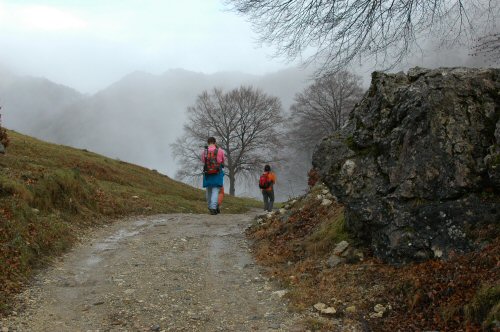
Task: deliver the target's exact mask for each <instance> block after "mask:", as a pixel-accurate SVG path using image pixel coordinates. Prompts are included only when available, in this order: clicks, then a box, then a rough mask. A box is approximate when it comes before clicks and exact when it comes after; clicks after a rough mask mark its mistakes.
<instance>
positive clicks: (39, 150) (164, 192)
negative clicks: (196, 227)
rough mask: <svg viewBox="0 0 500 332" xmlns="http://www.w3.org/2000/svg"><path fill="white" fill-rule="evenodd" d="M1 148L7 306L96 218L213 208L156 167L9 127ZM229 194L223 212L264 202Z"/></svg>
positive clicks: (2, 289) (0, 264)
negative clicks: (52, 141) (5, 145)
mask: <svg viewBox="0 0 500 332" xmlns="http://www.w3.org/2000/svg"><path fill="white" fill-rule="evenodd" d="M7 133H8V135H9V138H10V145H9V147H8V149H7V153H6V154H5V155H0V285H1V286H0V314H1V312H5V311H6V310H8V303H9V297H11V296H12V294H14V293H16V292H18V291H19V290H20V289H21V287H22V285H23V283H24V282H25V281H26V280H29V278H30V277H31V276H32V274H33V271H34V269H36V268H39V267H42V266H44V265H45V264H46V263H47V262H48V261H49V260H50V258H51V257H53V256H56V255H59V254H61V253H62V252H64V251H65V250H67V249H68V248H70V247H71V246H72V244H73V243H74V242H75V240H76V238H77V234H79V232H80V231H82V230H84V229H85V228H88V227H90V226H93V225H99V224H104V223H109V222H111V220H113V219H116V218H120V217H123V216H130V215H144V214H160V213H179V212H189V213H206V203H205V194H204V191H202V190H199V189H195V188H193V187H190V186H188V185H185V184H183V183H181V182H178V181H175V180H172V179H171V178H169V177H168V176H165V175H162V174H160V173H158V172H156V171H154V170H150V169H147V168H144V167H140V166H137V165H133V164H130V163H126V162H123V161H118V160H113V159H110V158H106V157H104V156H101V155H98V154H95V153H92V152H89V151H86V150H80V149H75V148H70V147H67V146H61V145H56V144H50V143H47V142H43V141H40V140H37V139H35V138H32V137H29V136H25V135H21V134H19V133H16V132H14V131H7ZM260 205H261V203H260V202H259V201H256V200H252V199H242V198H236V197H230V196H229V195H227V196H226V197H225V199H224V205H223V213H242V212H245V211H247V210H248V209H249V208H250V207H260Z"/></svg>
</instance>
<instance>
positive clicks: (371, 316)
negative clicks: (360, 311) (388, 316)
mask: <svg viewBox="0 0 500 332" xmlns="http://www.w3.org/2000/svg"><path fill="white" fill-rule="evenodd" d="M383 316H384V313H383V312H372V313H371V314H370V318H382V317H383Z"/></svg>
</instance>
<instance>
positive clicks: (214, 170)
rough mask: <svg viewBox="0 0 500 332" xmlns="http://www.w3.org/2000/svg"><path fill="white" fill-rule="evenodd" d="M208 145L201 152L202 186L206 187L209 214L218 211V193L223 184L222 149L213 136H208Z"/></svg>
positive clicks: (223, 155)
mask: <svg viewBox="0 0 500 332" xmlns="http://www.w3.org/2000/svg"><path fill="white" fill-rule="evenodd" d="M207 143H208V145H207V146H205V149H204V150H203V152H202V154H201V161H202V162H203V188H207V192H206V197H207V204H208V211H209V212H210V214H211V215H216V214H218V213H220V207H219V203H218V201H219V193H220V191H221V188H223V186H224V170H223V168H224V160H225V153H224V150H222V149H221V148H219V147H218V146H217V145H216V140H215V137H209V138H208V140H207Z"/></svg>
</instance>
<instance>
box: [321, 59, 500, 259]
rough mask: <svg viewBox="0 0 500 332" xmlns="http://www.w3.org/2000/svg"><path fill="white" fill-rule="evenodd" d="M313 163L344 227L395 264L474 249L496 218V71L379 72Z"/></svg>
mask: <svg viewBox="0 0 500 332" xmlns="http://www.w3.org/2000/svg"><path fill="white" fill-rule="evenodd" d="M313 165H314V167H316V168H317V169H318V171H319V173H320V177H321V180H323V181H324V182H325V183H326V184H327V185H328V187H329V188H330V190H331V192H332V194H334V195H335V196H336V197H337V198H338V200H339V201H340V202H342V203H344V204H345V205H346V225H347V227H348V229H349V230H350V231H351V232H353V233H354V234H356V235H357V236H358V237H359V238H360V239H362V240H364V241H365V242H366V243H368V244H370V245H371V246H372V247H373V250H374V252H375V254H376V255H377V256H379V257H381V258H383V259H385V260H387V261H389V262H392V263H396V264H397V263H405V262H409V261H414V260H423V259H427V258H432V257H446V256H447V255H449V253H450V252H452V251H464V250H468V249H470V248H472V247H473V246H474V245H475V244H474V243H473V237H472V235H473V234H475V232H476V231H477V230H478V229H483V226H484V225H490V227H491V229H493V230H495V229H496V230H498V229H499V227H498V226H499V225H498V223H499V221H500V69H469V68H440V69H435V70H427V69H422V68H414V69H412V70H410V71H409V72H408V73H407V74H404V73H397V74H384V73H380V72H375V73H373V75H372V84H371V87H370V89H369V90H368V92H367V93H366V95H365V97H364V98H363V100H362V101H361V102H360V103H359V104H358V105H357V106H356V107H355V109H354V110H353V111H352V113H351V115H350V118H349V121H348V122H347V124H346V126H344V128H342V129H341V130H340V131H339V132H337V133H335V134H333V135H332V136H330V137H328V138H325V139H324V140H323V142H322V143H321V144H320V145H319V146H318V147H317V148H316V151H315V153H314V156H313Z"/></svg>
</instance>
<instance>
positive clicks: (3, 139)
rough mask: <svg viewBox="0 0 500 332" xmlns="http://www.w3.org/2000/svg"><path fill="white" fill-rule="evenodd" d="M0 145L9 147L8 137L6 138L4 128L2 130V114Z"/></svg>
mask: <svg viewBox="0 0 500 332" xmlns="http://www.w3.org/2000/svg"><path fill="white" fill-rule="evenodd" d="M0 143H2V145H3V146H4V147H7V146H8V145H9V137H8V136H7V131H6V130H5V128H2V114H0Z"/></svg>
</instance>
